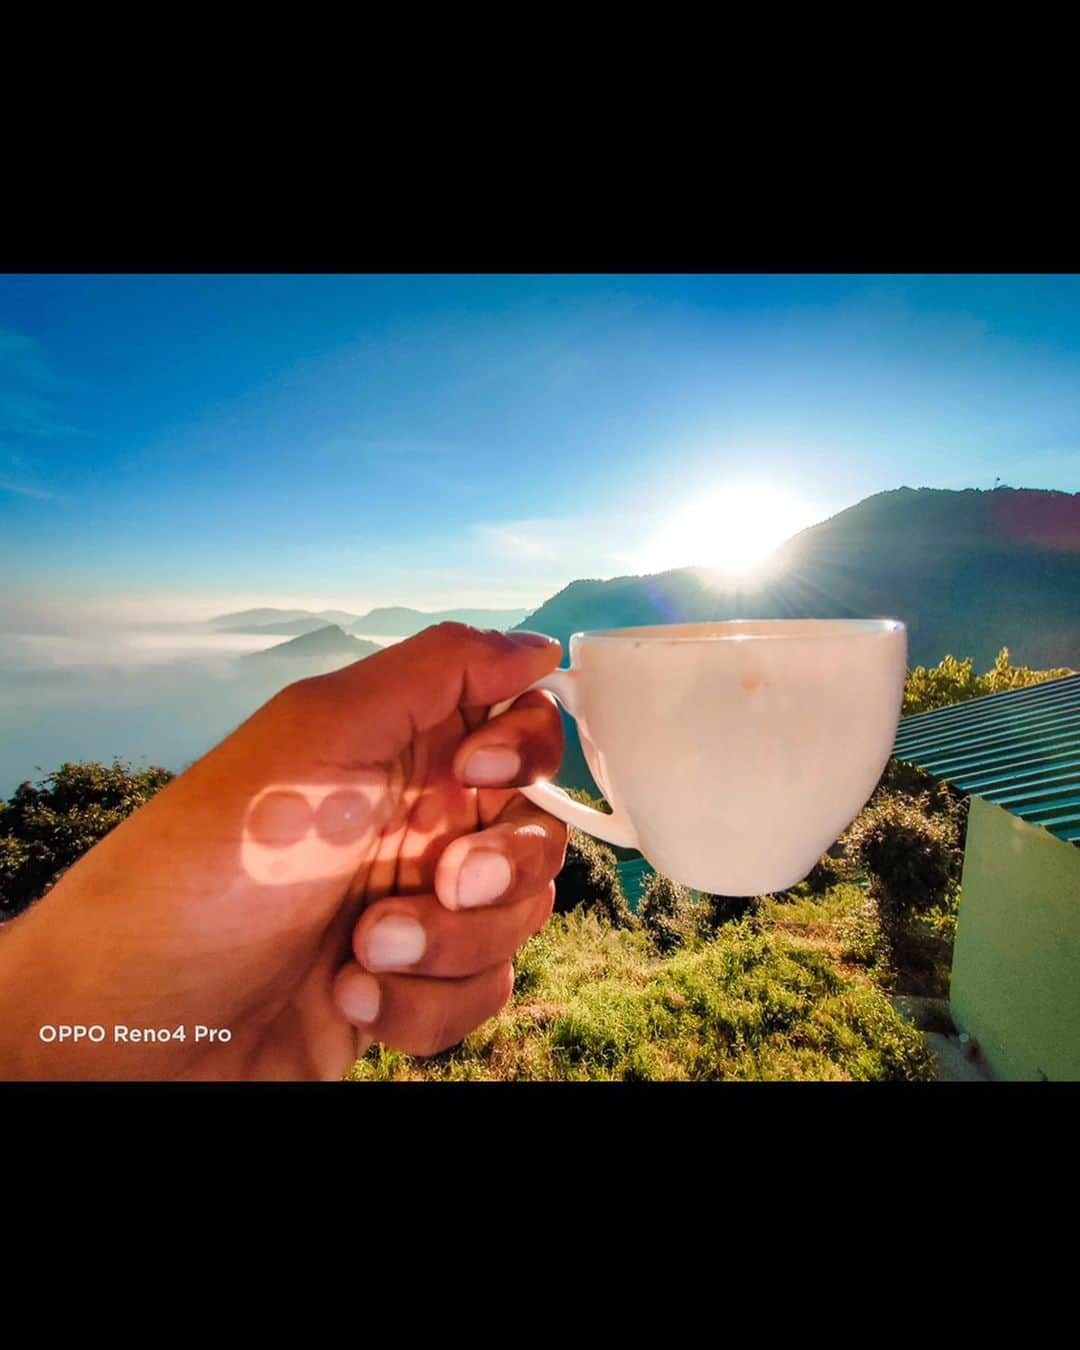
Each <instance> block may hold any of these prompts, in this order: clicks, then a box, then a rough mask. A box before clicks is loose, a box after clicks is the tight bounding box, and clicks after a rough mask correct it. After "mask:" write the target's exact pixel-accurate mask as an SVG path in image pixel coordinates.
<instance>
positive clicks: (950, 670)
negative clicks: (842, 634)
mask: <svg viewBox="0 0 1080 1350" xmlns="http://www.w3.org/2000/svg"><path fill="white" fill-rule="evenodd" d="M1071 673H1072V672H1071V671H1069V670H1067V669H1065V668H1064V667H1058V668H1057V669H1054V670H1032V669H1030V667H1028V666H1013V665H1011V664H1010V659H1009V649H1008V647H1002V649H1001V651H1000V652H999V653H998V655H997V659H996V661H995V662H994V668H993V670H989V671H987V673H986V674H985V675H977V674H976V673H975V666H974V662H973V661H972V659H971V657H970V656H969V657H967V658H966V659H965V660H963V661H958V660H957V659H956V657H955V656H951V655H950V656H946V657H944V658H943V659H942V660H941V661H940V662H939V663H938V664H937V665H936V666H930V667H926V666H916V667H915V669H914V670H912V671H909V673H908V677H907V681H906V683H905V685H904V703H903V707H902V709H901V712H902V714H903V716H905V717H908V716H910V715H911V714H912V713H922V712H933V711H934V710H935V709H936V708H947V707H949V706H951V705H952V704H954V703H964V702H966V701H967V700H968V699H971V698H981V697H982V695H984V694H999V693H1002V692H1003V691H1004V690H1006V689H1026V688H1027V687H1028V686H1029V685H1032V684H1042V683H1043V681H1045V680H1059V679H1061V678H1062V677H1063V676H1065V675H1069V674H1071Z"/></svg>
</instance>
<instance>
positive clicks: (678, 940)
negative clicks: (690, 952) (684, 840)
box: [637, 872, 699, 954]
mask: <svg viewBox="0 0 1080 1350" xmlns="http://www.w3.org/2000/svg"><path fill="white" fill-rule="evenodd" d="M698 916H699V907H698V906H697V905H696V904H695V903H694V901H693V898H692V897H691V895H690V892H689V891H688V890H687V889H686V888H685V886H680V885H679V884H678V882H675V881H672V880H671V878H670V877H665V876H663V875H661V873H659V872H654V873H653V874H652V875H651V876H650V877H649V879H648V880H647V881H646V883H645V889H644V890H643V891H642V892H641V899H640V900H639V901H638V907H637V917H638V920H639V921H640V923H641V925H642V927H643V928H644V929H645V931H646V932H647V933H648V935H649V938H650V940H651V941H652V944H653V946H654V947H655V948H656V950H657V951H658V952H660V953H661V954H664V953H667V952H671V951H674V950H675V949H676V948H677V947H682V946H684V945H685V944H686V942H687V941H688V940H689V939H690V938H692V937H693V936H694V935H695V933H696V932H697V929H698Z"/></svg>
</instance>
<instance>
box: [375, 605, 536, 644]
mask: <svg viewBox="0 0 1080 1350" xmlns="http://www.w3.org/2000/svg"><path fill="white" fill-rule="evenodd" d="M528 614H529V611H528V610H527V609H442V610H437V611H434V612H431V613H425V612H424V611H423V610H420V609H409V608H408V607H407V606H405V605H387V606H383V607H382V608H379V609H372V610H369V611H368V613H367V614H361V615H360V617H359V618H358V619H357V620H356V622H355V623H354V624H353V625H352V631H353V632H354V633H372V634H374V635H375V636H377V637H381V636H384V635H385V636H386V637H412V635H413V634H414V633H419V632H421V631H422V630H423V629H425V628H428V627H430V626H431V625H432V624H433V623H444V622H447V621H451V622H455V623H469V624H472V625H473V627H475V628H514V627H516V626H518V625H519V624H520V623H521V621H522V620H523V619H524V618H526V617H527V616H528Z"/></svg>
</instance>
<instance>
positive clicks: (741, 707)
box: [492, 619, 907, 896]
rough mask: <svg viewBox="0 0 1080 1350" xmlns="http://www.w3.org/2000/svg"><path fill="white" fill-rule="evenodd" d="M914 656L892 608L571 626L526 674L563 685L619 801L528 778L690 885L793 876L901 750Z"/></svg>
mask: <svg viewBox="0 0 1080 1350" xmlns="http://www.w3.org/2000/svg"><path fill="white" fill-rule="evenodd" d="M906 667H907V632H906V630H905V627H904V625H903V624H902V623H900V622H899V621H898V620H895V619H777V620H771V619H770V620H756V619H755V620H745V619H732V620H727V621H723V622H715V623H689V624H662V625H656V626H651V627H642V628H616V629H608V630H604V631H598V632H586V633H575V634H574V635H573V636H572V637H571V639H570V665H569V667H568V668H564V669H560V670H555V671H553V672H552V673H551V674H550V675H546V676H545V677H544V678H543V679H541V680H538V681H537V682H536V683H535V684H534V685H532V686H531V687H532V688H533V689H546V690H548V691H549V692H550V693H552V694H554V696H555V698H556V699H557V700H558V701H559V702H560V703H561V704H562V706H563V707H564V708H565V709H566V711H567V712H568V713H569V714H570V715H571V716H572V717H573V718H574V719H575V720H576V722H577V727H578V733H579V735H580V738H581V748H582V750H583V752H584V755H585V759H586V761H587V763H588V766H589V769H590V770H591V772H592V775H593V778H594V779H595V780H596V783H597V786H598V787H599V788H600V790H601V791H602V792H603V794H604V797H605V798H606V799H607V801H608V803H609V804H610V806H611V814H610V815H608V814H606V813H604V812H600V811H597V810H594V809H593V808H591V807H589V806H586V805H584V804H582V803H580V802H577V801H575V800H574V799H573V798H571V797H570V796H568V795H567V794H566V793H565V792H564V791H563V790H562V789H561V788H559V787H557V786H555V784H553V783H549V782H545V781H542V780H541V781H537V782H535V783H532V784H530V785H529V786H527V787H523V788H522V789H521V791H522V793H523V794H524V796H526V797H527V798H528V799H529V800H530V801H532V802H535V803H536V804H537V805H538V806H541V807H543V808H544V809H545V810H546V811H548V812H550V814H551V815H553V816H557V817H558V818H559V819H560V820H563V821H565V822H566V823H567V824H569V825H575V826H577V828H578V829H581V830H585V831H586V832H587V833H589V834H591V835H594V836H595V837H596V838H597V839H602V840H605V841H606V842H607V843H610V844H617V845H622V846H624V847H628V848H634V849H637V850H639V851H640V852H641V853H642V854H643V856H644V857H645V858H646V859H647V860H648V862H649V863H651V864H652V866H653V867H655V868H656V870H657V871H658V872H662V873H663V874H664V875H666V876H668V877H671V878H672V879H673V880H674V881H677V882H680V883H681V884H683V885H685V886H689V887H692V888H693V889H695V890H699V891H704V892H709V893H711V894H716V895H734V896H740V895H761V894H768V893H769V892H773V891H781V890H785V889H787V888H788V887H790V886H793V885H795V884H796V883H797V882H799V881H801V880H802V879H803V878H804V877H805V876H806V875H807V873H808V872H809V871H810V869H811V868H812V867H813V865H814V863H815V862H817V860H818V858H819V857H820V856H821V854H822V853H823V852H825V850H826V849H827V848H828V847H829V846H830V845H831V844H833V843H834V842H835V840H836V839H837V837H838V836H839V835H840V834H841V833H842V832H843V830H844V829H845V828H846V826H847V825H849V824H850V823H851V821H852V820H853V819H854V818H855V816H856V815H857V814H858V812H859V811H860V810H861V808H862V807H863V806H864V805H865V803H866V801H867V800H868V798H869V797H870V795H871V793H872V792H873V790H874V787H875V786H876V784H877V782H878V780H879V779H880V777H881V773H882V770H883V769H884V768H885V765H886V763H887V762H888V759H889V755H890V753H891V752H892V747H893V741H894V738H895V735H896V727H897V722H898V719H899V715H900V706H901V702H902V700H903V693H904V678H905V672H906ZM508 706H509V703H503V704H499V705H498V706H497V707H496V708H493V709H492V716H494V715H495V714H496V713H498V712H500V711H502V710H503V709H505V708H506V707H508Z"/></svg>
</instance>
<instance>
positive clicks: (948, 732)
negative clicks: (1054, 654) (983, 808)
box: [893, 675, 1080, 843]
mask: <svg viewBox="0 0 1080 1350" xmlns="http://www.w3.org/2000/svg"><path fill="white" fill-rule="evenodd" d="M893 754H894V755H895V756H896V757H897V759H903V760H907V761H908V762H910V763H911V764H917V765H918V766H919V767H920V768H922V769H925V770H926V771H927V772H928V773H932V774H933V775H934V777H935V778H943V779H944V780H945V781H946V782H947V783H952V784H953V786H954V787H958V788H959V789H960V790H961V791H962V792H972V793H975V794H976V795H977V796H979V797H982V798H984V799H985V800H986V801H988V802H996V803H997V805H998V806H1001V807H1004V808H1005V810H1006V811H1011V812H1012V814H1013V815H1014V816H1019V817H1020V819H1021V820H1027V821H1030V822H1031V824H1032V825H1042V826H1043V828H1044V829H1047V830H1049V831H1050V833H1051V834H1055V835H1057V837H1058V838H1059V839H1065V840H1068V841H1070V842H1073V843H1077V842H1080V675H1067V676H1066V677H1065V678H1064V679H1061V680H1047V681H1046V683H1045V684H1033V685H1031V686H1030V687H1029V688H1027V689H1013V690H1010V691H1009V692H1008V693H1006V694H987V695H986V696H985V697H984V698H973V699H970V700H969V701H968V702H967V703H956V704H954V705H953V706H952V707H951V708H939V709H938V710H937V711H936V712H929V713H918V714H916V715H915V716H914V717H905V718H903V719H902V720H901V722H900V726H899V729H898V730H897V733H896V743H895V745H894V747H893Z"/></svg>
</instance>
